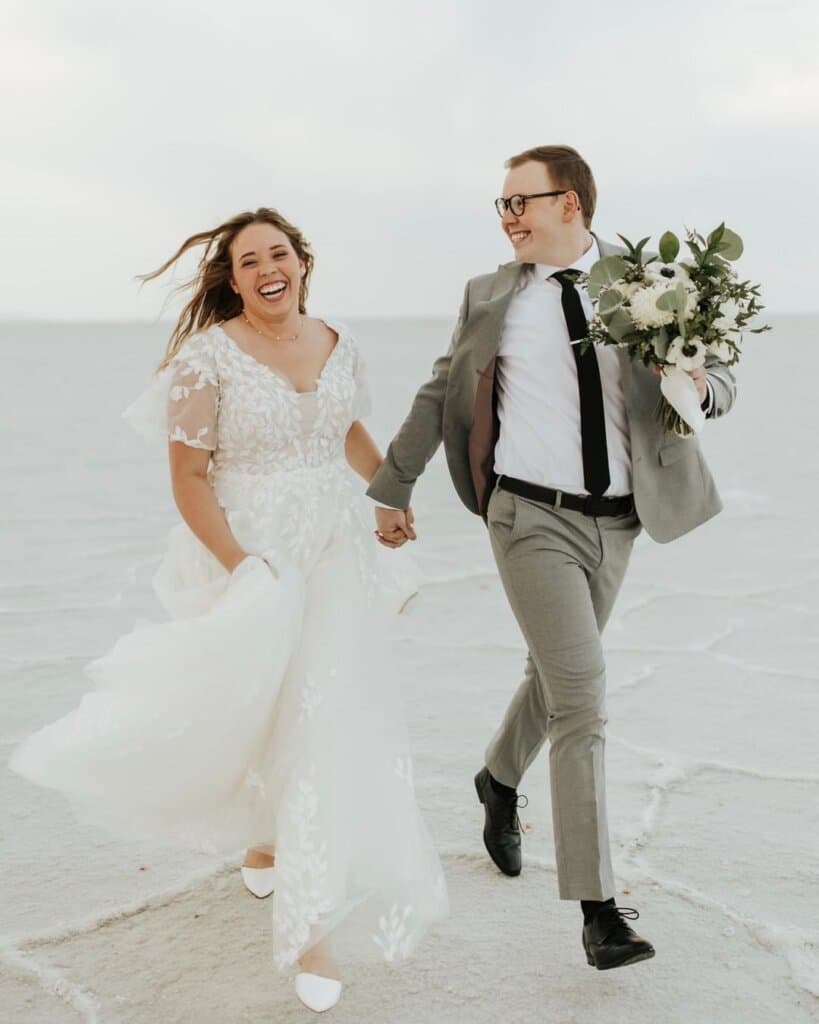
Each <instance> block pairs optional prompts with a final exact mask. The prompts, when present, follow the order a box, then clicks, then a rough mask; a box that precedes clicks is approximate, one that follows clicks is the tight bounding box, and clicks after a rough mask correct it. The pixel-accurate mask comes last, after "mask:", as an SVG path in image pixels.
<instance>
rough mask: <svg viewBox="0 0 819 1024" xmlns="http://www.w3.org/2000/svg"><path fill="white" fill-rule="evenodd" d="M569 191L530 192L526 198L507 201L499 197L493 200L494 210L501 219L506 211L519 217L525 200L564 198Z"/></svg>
mask: <svg viewBox="0 0 819 1024" xmlns="http://www.w3.org/2000/svg"><path fill="white" fill-rule="evenodd" d="M570 191H571V189H568V188H561V189H558V190H557V191H556V192H532V193H531V195H528V196H521V195H516V196H509V198H508V199H504V198H503V196H501V197H500V198H499V199H496V200H495V209H496V210H497V211H498V216H499V217H502V216H503V215H504V214H505V213H506V211H507V210H511V211H512V213H513V214H514V215H515V216H516V217H520V216H521V215H522V214H523V211H524V210H525V209H526V200H527V199H542V198H543V197H544V196H565V195H566V193H567V192H570Z"/></svg>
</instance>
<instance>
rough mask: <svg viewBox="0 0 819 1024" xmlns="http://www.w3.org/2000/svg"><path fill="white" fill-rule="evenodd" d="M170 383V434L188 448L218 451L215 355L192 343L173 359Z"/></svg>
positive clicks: (170, 437) (217, 385) (217, 384)
mask: <svg viewBox="0 0 819 1024" xmlns="http://www.w3.org/2000/svg"><path fill="white" fill-rule="evenodd" d="M169 369H170V370H171V373H170V375H169V377H170V379H169V382H168V403H167V433H168V437H169V439H170V440H171V441H181V442H182V443H183V444H186V445H188V447H189V448H206V449H208V450H209V451H214V450H215V449H216V441H217V437H218V427H217V424H218V419H219V373H218V370H217V368H216V363H215V360H214V358H213V353H212V352H210V351H208V349H207V348H206V347H205V346H204V345H201V344H200V345H197V344H193V343H192V342H189V343H188V344H186V345H184V346H183V347H182V349H181V350H180V351H179V352H178V353H177V355H176V356H175V357H174V359H173V360H172V362H171V364H170V366H169Z"/></svg>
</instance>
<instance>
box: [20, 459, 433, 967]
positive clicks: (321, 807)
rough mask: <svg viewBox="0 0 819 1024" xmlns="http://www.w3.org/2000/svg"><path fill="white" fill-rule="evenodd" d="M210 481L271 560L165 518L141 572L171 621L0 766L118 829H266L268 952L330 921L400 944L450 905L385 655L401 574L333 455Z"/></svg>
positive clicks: (349, 944)
mask: <svg viewBox="0 0 819 1024" xmlns="http://www.w3.org/2000/svg"><path fill="white" fill-rule="evenodd" d="M213 483H214V486H215V489H216V491H217V495H218V496H219V498H220V501H221V503H222V505H223V507H224V508H225V511H226V514H227V516H228V520H229V522H230V525H231V528H232V529H233V531H234V533H235V534H236V536H237V538H238V539H239V541H240V543H242V545H243V546H244V547H245V549H246V550H248V551H251V552H252V553H254V554H257V555H259V554H262V553H263V552H264V553H266V557H267V558H268V559H269V560H270V561H272V562H273V565H274V569H275V572H271V570H270V569H269V568H268V566H267V565H266V564H265V562H263V561H262V560H261V559H254V560H253V562H252V564H251V563H249V564H248V566H246V567H245V569H244V571H242V572H239V573H237V574H236V575H235V576H234V577H229V576H228V575H227V574H226V573H225V571H224V570H223V569H222V567H221V566H220V565H219V563H218V562H216V560H215V559H214V558H213V557H212V556H211V555H210V553H209V552H208V551H207V550H206V549H205V548H204V547H203V546H202V545H201V544H200V543H199V541H198V540H197V539H196V538H195V537H194V536H193V534H192V533H191V532H190V531H189V530H188V528H187V527H186V526H185V525H184V524H179V525H178V526H177V527H175V528H174V530H173V531H172V534H171V538H170V545H169V550H168V553H167V555H166V557H165V559H164V561H163V563H162V565H161V567H160V569H159V571H158V573H157V577H156V579H155V586H156V589H157V593H158V594H159V596H160V598H161V599H162V601H163V604H164V605H165V607H166V608H167V609H168V610H169V612H170V613H171V614H172V615H173V616H174V617H173V619H172V620H171V621H170V622H166V623H163V624H160V625H142V626H140V627H138V628H136V629H135V630H134V631H133V632H132V633H129V634H128V635H126V636H123V637H122V638H120V639H119V640H118V641H117V643H116V644H115V645H114V647H113V649H112V650H111V651H110V652H109V653H108V654H106V655H105V656H104V657H102V658H100V659H99V660H97V661H95V662H92V663H91V664H90V665H89V666H88V668H87V671H88V674H89V675H90V677H91V680H92V681H93V683H94V685H95V689H94V690H93V691H92V692H90V693H87V694H86V695H85V696H84V697H83V698H82V701H81V703H80V705H79V706H78V707H77V708H76V709H75V710H74V711H72V712H71V713H70V714H68V715H66V716H65V717H63V718H61V719H59V720H58V721H56V722H54V723H53V724H51V725H47V726H45V727H44V728H43V729H41V730H39V731H38V732H37V733H35V734H34V735H32V736H30V737H29V738H28V739H26V740H25V741H24V742H23V743H22V744H21V745H20V746H19V747H18V748H17V749H16V750H15V751H14V753H13V755H12V758H11V761H10V767H11V768H12V770H14V771H15V772H17V773H19V774H20V775H23V776H25V777H26V778H28V779H30V780H31V781H33V782H35V783H38V784H40V785H43V786H47V787H50V788H52V789H56V790H59V791H61V792H62V793H64V794H65V795H66V796H67V797H68V798H70V799H71V801H72V802H73V803H74V804H75V806H76V808H77V811H78V813H79V814H81V815H82V816H83V817H84V818H86V819H90V820H92V821H93V822H95V823H99V824H101V825H103V826H105V827H108V828H110V829H112V830H114V831H115V832H117V833H118V834H120V835H125V836H132V837H139V838H140V839H145V838H146V837H156V838H159V839H162V840H163V841H165V840H168V839H171V840H177V841H179V842H180V843H183V844H186V845H189V846H191V847H196V848H200V849H205V850H208V851H211V852H219V851H221V852H233V851H238V850H240V849H242V848H245V847H249V846H256V845H261V844H273V845H274V846H275V850H276V869H277V870H276V890H275V894H274V897H273V938H274V953H275V958H276V961H277V963H278V965H279V966H280V967H286V966H288V965H292V964H294V963H295V962H296V961H297V959H298V958H299V957H300V956H301V955H302V954H303V953H304V952H305V951H306V950H307V949H308V948H309V947H310V946H311V945H313V944H314V943H315V942H317V941H319V940H320V939H322V938H324V937H325V936H327V935H332V940H333V942H332V945H333V948H334V950H335V952H336V955H338V956H339V957H341V958H344V957H345V956H353V957H355V958H359V957H361V956H362V955H363V956H366V955H372V956H376V957H379V958H383V959H386V960H388V961H399V960H401V959H403V958H404V957H406V956H407V955H408V954H409V953H411V952H412V950H413V948H414V947H415V946H416V944H417V943H418V941H419V940H420V938H421V937H422V935H423V934H424V932H425V930H426V929H427V927H428V926H429V925H430V924H431V923H432V922H434V921H436V920H438V919H440V918H442V917H443V916H445V915H446V913H447V895H446V887H445V883H444V878H443V873H442V871H441V866H440V862H439V859H438V857H437V854H436V852H435V850H434V848H433V846H432V843H431V840H430V838H429V835H428V833H427V830H426V828H425V825H424V823H423V821H422V819H421V816H420V813H419V811H418V807H417V805H416V801H415V795H414V791H413V773H412V760H411V756H410V751H409V745H408V738H407V733H406V728H405V724H404V719H403V714H402V708H401V703H400V696H399V693H398V692H397V687H396V682H395V670H394V668H391V666H390V664H389V658H388V642H387V638H388V636H389V628H390V627H389V621H388V620H389V615H388V614H387V613H388V612H390V611H394V610H395V608H396V606H398V605H400V604H401V603H402V602H403V600H405V598H406V596H407V593H408V592H411V590H412V587H413V581H412V579H411V578H410V579H407V578H406V577H405V576H402V573H401V572H400V571H396V569H395V568H394V567H393V564H392V563H387V566H386V571H382V569H381V568H380V564H381V563H380V560H379V559H378V558H377V557H376V550H377V549H376V547H375V544H374V541H373V538H372V535H371V533H370V529H369V524H368V523H366V522H365V520H364V519H363V516H362V510H361V509H360V507H358V506H357V501H358V499H356V498H355V496H354V494H353V492H352V489H351V487H350V483H349V480H348V478H347V476H346V474H345V472H344V471H343V470H342V469H341V468H340V467H335V468H332V469H331V470H329V471H328V470H327V468H326V467H325V468H324V469H323V470H322V471H321V472H313V471H305V472H302V473H298V474H294V473H292V472H291V473H281V474H272V475H271V476H270V477H267V478H265V480H264V481H262V480H260V479H259V478H258V477H256V478H253V477H252V476H251V475H249V474H231V473H226V474H224V476H223V477H222V478H220V479H215V480H214V481H213ZM330 499H332V500H330ZM387 554H391V553H387ZM383 582H386V586H382V583H383Z"/></svg>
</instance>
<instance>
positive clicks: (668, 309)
mask: <svg viewBox="0 0 819 1024" xmlns="http://www.w3.org/2000/svg"><path fill="white" fill-rule="evenodd" d="M678 303H679V299H678V296H677V291H676V289H672V290H670V291H667V292H663V294H662V295H661V296H660V297H659V299H657V309H661V310H662V311H663V312H664V313H676V312H677V307H678Z"/></svg>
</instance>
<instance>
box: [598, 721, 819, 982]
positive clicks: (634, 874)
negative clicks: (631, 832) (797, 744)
mask: <svg viewBox="0 0 819 1024" xmlns="http://www.w3.org/2000/svg"><path fill="white" fill-rule="evenodd" d="M607 740H608V742H609V743H617V744H620V745H621V746H623V747H625V748H626V749H628V750H630V751H632V752H633V753H637V754H640V755H642V756H645V757H648V758H650V759H652V760H654V761H655V763H656V769H655V771H654V772H653V774H652V776H651V777H650V779H648V780H647V781H646V785H647V787H648V788H649V790H650V792H651V798H650V800H649V802H648V804H647V805H646V806H645V808H644V810H643V814H642V830H641V831H640V832H639V833H638V834H637V835H636V836H634V837H633V839H632V840H631V841H630V842H629V843H628V845H627V848H626V850H625V851H624V852H623V854H621V856H620V857H619V858H616V866H615V870H616V873H617V875H618V876H619V877H621V878H627V879H630V880H632V881H650V882H655V883H656V884H658V885H660V886H661V887H662V888H664V889H666V891H668V892H671V893H673V894H674V895H677V896H681V897H682V898H684V899H686V900H688V901H689V902H691V903H694V904H695V905H697V906H700V907H702V908H703V909H707V910H716V911H718V912H719V913H720V914H722V915H723V916H725V917H728V918H729V919H730V920H732V921H734V922H736V923H737V924H740V925H742V926H743V927H745V928H746V929H748V931H749V932H750V933H751V934H752V935H753V936H754V938H755V939H756V941H757V942H758V943H759V944H760V945H762V946H763V947H764V948H766V949H770V950H771V951H773V952H778V953H779V954H781V955H782V956H784V958H785V959H786V961H787V963H788V966H789V968H790V971H791V975H792V977H793V980H794V982H795V983H796V984H797V985H798V986H800V987H801V988H803V989H804V990H805V991H806V992H809V993H810V994H811V995H813V996H817V997H819V930H817V929H807V928H799V927H796V926H795V925H788V926H784V925H777V924H773V923H771V922H768V921H762V920H759V919H756V918H752V917H748V916H746V915H743V914H741V913H739V912H738V911H736V910H734V909H733V908H732V907H731V906H729V905H728V904H726V903H721V902H720V901H718V900H716V899H714V898H713V897H711V896H709V895H708V894H707V893H704V892H702V891H701V890H698V889H695V888H694V887H692V886H687V885H685V884H683V883H681V882H679V881H676V880H674V879H672V878H669V877H667V876H664V875H660V874H657V873H656V872H653V871H651V870H650V869H649V868H648V867H647V865H646V863H645V861H644V859H643V858H641V857H640V856H639V854H638V852H637V851H638V850H640V849H642V848H643V847H645V846H646V845H647V844H648V843H649V841H650V839H651V838H652V836H653V834H654V833H655V831H656V830H657V827H658V822H659V816H660V811H661V809H662V807H663V804H664V802H665V799H666V797H667V796H668V794H669V793H670V792H671V791H672V790H673V789H674V788H676V787H677V786H679V785H681V784H683V783H686V782H690V781H691V780H692V779H694V778H695V777H696V776H697V775H699V774H701V773H703V772H705V771H719V772H724V773H726V774H729V775H731V774H734V775H744V776H748V777H751V778H756V779H766V780H772V781H781V782H808V783H817V784H819V776H817V775H792V774H778V773H771V772H759V771H755V770H753V769H747V768H744V767H741V766H737V765H729V764H722V763H720V762H716V761H702V760H696V759H693V758H685V757H681V756H679V755H676V754H672V753H670V752H667V751H658V750H651V749H649V748H647V747H642V746H638V745H637V744H634V743H629V742H628V741H627V740H624V739H622V738H620V737H618V736H616V735H612V734H611V733H609V734H608V736H607ZM630 865H632V866H633V869H634V870H629V866H630Z"/></svg>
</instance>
